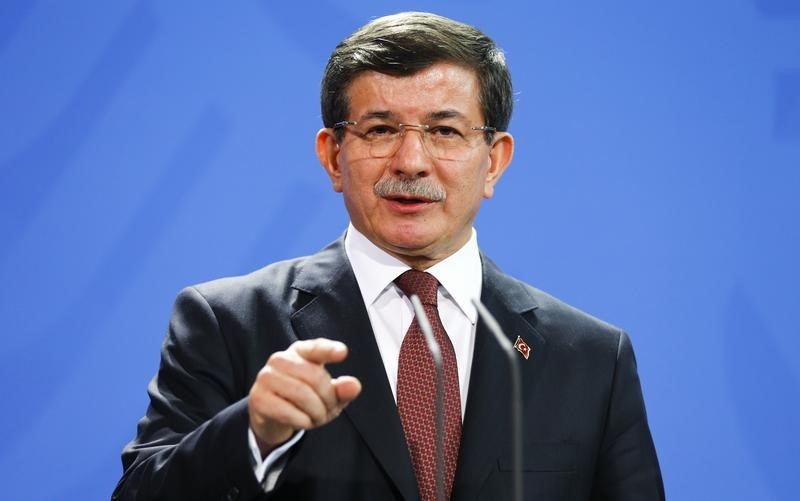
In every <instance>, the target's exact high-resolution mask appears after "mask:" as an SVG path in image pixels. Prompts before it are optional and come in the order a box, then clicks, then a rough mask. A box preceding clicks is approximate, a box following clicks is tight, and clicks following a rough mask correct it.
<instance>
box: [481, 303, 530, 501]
mask: <svg viewBox="0 0 800 501" xmlns="http://www.w3.org/2000/svg"><path fill="white" fill-rule="evenodd" d="M472 304H474V305H475V308H476V309H477V310H478V313H479V314H480V316H481V318H482V319H483V321H484V323H486V326H487V327H489V332H491V333H492V334H493V335H494V338H495V339H496V340H497V344H498V345H500V349H501V350H502V351H503V352H505V354H506V355H507V356H508V368H509V370H510V371H511V458H512V463H511V464H512V472H513V485H514V495H513V498H512V499H514V501H522V383H521V377H520V374H519V360H518V359H517V355H516V354H515V353H514V346H513V345H512V344H511V341H509V340H508V338H507V337H506V335H505V334H504V333H503V329H502V328H500V324H498V323H497V320H495V318H494V316H493V315H492V314H491V313H489V310H488V309H487V308H486V307H485V306H484V305H483V303H481V300H480V299H478V298H473V299H472Z"/></svg>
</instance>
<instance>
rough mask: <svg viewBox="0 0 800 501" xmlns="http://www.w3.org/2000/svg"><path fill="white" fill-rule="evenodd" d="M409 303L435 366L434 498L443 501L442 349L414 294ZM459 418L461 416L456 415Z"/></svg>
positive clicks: (420, 303) (423, 309)
mask: <svg viewBox="0 0 800 501" xmlns="http://www.w3.org/2000/svg"><path fill="white" fill-rule="evenodd" d="M410 299H411V305H412V306H413V307H414V313H415V314H416V317H417V323H418V324H419V327H420V329H421V330H422V334H423V335H424V336H425V341H426V343H427V344H428V351H429V352H430V353H431V357H432V358H433V365H434V367H435V368H436V477H435V478H436V499H437V500H438V501H444V363H443V362H442V351H441V349H440V348H439V343H438V342H436V338H435V337H433V329H432V328H431V323H430V321H429V320H428V316H427V315H425V308H423V307H422V302H421V301H420V300H419V297H417V295H416V294H412V295H411V298H410ZM458 418H459V419H461V416H459V417H458Z"/></svg>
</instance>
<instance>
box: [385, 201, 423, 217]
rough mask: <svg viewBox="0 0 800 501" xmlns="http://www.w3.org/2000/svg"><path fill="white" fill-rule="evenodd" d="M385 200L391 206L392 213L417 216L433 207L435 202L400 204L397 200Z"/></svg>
mask: <svg viewBox="0 0 800 501" xmlns="http://www.w3.org/2000/svg"><path fill="white" fill-rule="evenodd" d="M384 200H385V201H386V203H387V204H388V205H389V208H390V209H391V210H392V211H394V212H399V213H401V214H415V213H417V212H421V211H423V210H425V209H427V208H428V207H430V206H432V205H433V202H413V203H403V202H398V201H396V200H387V199H384Z"/></svg>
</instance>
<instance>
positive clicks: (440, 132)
mask: <svg viewBox="0 0 800 501" xmlns="http://www.w3.org/2000/svg"><path fill="white" fill-rule="evenodd" d="M333 129H334V130H339V129H344V130H347V131H350V132H352V133H353V134H355V136H356V137H358V138H359V139H361V142H360V143H356V144H358V145H359V146H357V147H358V148H363V150H362V151H363V153H365V154H366V155H368V156H370V157H372V158H387V157H391V156H392V155H394V154H395V153H397V150H399V149H400V144H401V143H402V142H403V138H404V137H405V135H406V132H407V131H408V130H409V129H413V130H416V131H417V132H419V133H420V135H421V136H422V143H423V144H424V145H425V149H426V150H427V151H428V153H429V154H430V155H431V156H432V157H434V158H438V159H440V160H466V159H467V158H469V155H470V153H471V151H472V149H473V148H475V147H476V146H477V145H478V144H479V143H480V142H481V140H483V139H484V137H491V136H489V135H490V134H492V133H494V132H497V129H496V128H494V127H489V126H487V125H484V126H483V127H468V126H465V125H461V124H452V123H447V124H441V123H437V124H416V125H415V124H401V123H396V122H386V121H376V120H368V121H366V122H364V123H359V122H355V121H353V120H344V121H342V122H338V123H335V124H333Z"/></svg>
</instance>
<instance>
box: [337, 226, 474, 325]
mask: <svg viewBox="0 0 800 501" xmlns="http://www.w3.org/2000/svg"><path fill="white" fill-rule="evenodd" d="M344 248H345V253H346V254H347V258H348V259H349V260H350V265H351V266H352V267H353V273H354V274H355V276H356V281H358V286H359V288H360V289H361V296H362V297H363V299H364V304H366V305H371V304H372V303H374V302H375V300H376V299H378V297H379V296H380V295H381V294H382V293H383V292H384V291H385V290H386V289H387V288H388V287H390V286H391V285H392V283H393V282H394V279H395V278H397V277H398V276H399V275H400V274H401V273H403V272H404V271H406V270H409V269H410V267H409V266H408V265H407V264H405V263H404V262H402V261H400V260H399V259H397V258H396V257H394V256H392V255H391V254H389V253H387V252H386V251H384V250H383V249H381V248H380V247H378V246H377V245H375V244H373V243H372V242H370V241H369V239H367V237H365V236H364V235H363V234H362V233H361V232H359V231H358V230H357V229H356V228H355V227H354V226H353V224H352V223H350V225H349V226H348V228H347V234H346V235H345V238H344ZM425 271H427V272H428V273H430V274H431V275H433V276H434V277H436V279H437V280H438V281H439V283H440V284H442V288H443V292H444V294H445V295H447V296H449V298H450V299H451V300H452V301H453V302H454V303H455V304H456V305H457V306H458V308H459V309H460V310H461V311H462V312H463V313H464V315H466V317H467V318H468V319H469V321H470V322H472V323H473V324H474V323H475V322H476V321H477V317H478V312H477V311H476V310H475V306H473V304H472V298H477V297H480V294H481V285H482V279H483V277H482V267H481V257H480V252H479V250H478V235H477V232H476V231H475V229H474V228H473V229H472V235H470V238H469V240H468V241H467V243H466V244H464V245H463V246H462V247H461V248H460V249H458V250H457V251H456V252H455V253H453V254H452V255H450V256H448V257H447V258H445V259H444V260H442V261H440V262H438V263H436V264H435V265H433V266H431V267H430V268H428V269H427V270H425Z"/></svg>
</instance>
